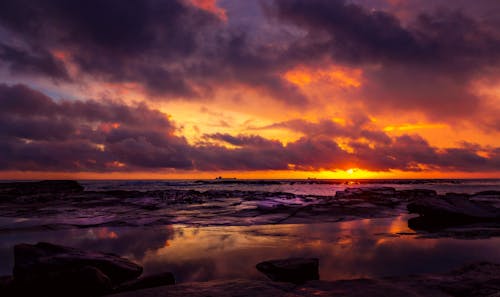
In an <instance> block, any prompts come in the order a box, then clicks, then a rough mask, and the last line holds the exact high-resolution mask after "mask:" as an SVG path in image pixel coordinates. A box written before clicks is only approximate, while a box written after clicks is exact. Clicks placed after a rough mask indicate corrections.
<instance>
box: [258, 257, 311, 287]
mask: <svg viewBox="0 0 500 297" xmlns="http://www.w3.org/2000/svg"><path fill="white" fill-rule="evenodd" d="M256 267H257V270H259V271H260V272H262V273H264V274H265V275H266V276H267V277H269V278H270V279H271V280H273V281H277V282H291V283H304V282H306V281H309V280H318V279H319V271H318V270H319V260H318V259H317V258H290V259H280V260H269V261H264V262H261V263H259V264H257V266H256Z"/></svg>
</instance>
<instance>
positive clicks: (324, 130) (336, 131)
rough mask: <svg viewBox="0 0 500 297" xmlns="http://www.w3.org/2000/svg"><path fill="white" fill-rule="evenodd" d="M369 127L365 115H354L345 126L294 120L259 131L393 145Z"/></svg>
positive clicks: (330, 121) (325, 122)
mask: <svg viewBox="0 0 500 297" xmlns="http://www.w3.org/2000/svg"><path fill="white" fill-rule="evenodd" d="M369 126H370V120H369V119H368V118H367V117H365V116H364V115H353V117H352V119H351V120H350V121H349V122H348V123H346V124H345V125H343V124H340V123H337V122H334V121H332V120H328V119H323V120H320V121H318V122H309V121H306V120H302V119H294V120H288V121H285V122H280V123H275V124H272V125H269V126H265V127H261V128H257V129H274V128H284V129H289V130H292V131H296V132H301V133H303V134H305V135H307V136H308V137H312V138H314V137H318V136H326V137H330V138H333V137H347V138H351V139H359V138H365V139H367V140H370V141H373V142H376V143H384V144H390V143H391V138H390V137H389V136H388V135H387V134H386V133H385V132H383V131H378V130H374V129H372V128H370V127H369Z"/></svg>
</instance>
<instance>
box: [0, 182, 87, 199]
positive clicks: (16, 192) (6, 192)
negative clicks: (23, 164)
mask: <svg viewBox="0 0 500 297" xmlns="http://www.w3.org/2000/svg"><path fill="white" fill-rule="evenodd" d="M83 190H84V189H83V187H82V186H81V185H80V184H79V183H78V182H76V181H73V180H45V181H39V182H13V183H0V200H7V201H16V202H38V201H49V200H53V199H54V198H59V197H61V196H66V195H70V194H75V193H80V192H83Z"/></svg>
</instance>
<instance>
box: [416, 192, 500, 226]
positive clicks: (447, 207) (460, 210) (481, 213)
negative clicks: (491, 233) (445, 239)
mask: <svg viewBox="0 0 500 297" xmlns="http://www.w3.org/2000/svg"><path fill="white" fill-rule="evenodd" d="M407 208H408V211H409V212H410V213H418V214H420V215H421V216H424V217H427V218H432V219H435V220H444V221H448V222H464V223H470V222H474V221H497V220H500V209H498V208H495V207H493V206H491V205H487V204H483V203H478V202H474V201H471V200H469V198H468V196H466V195H459V194H455V195H446V196H437V197H427V198H421V199H418V200H415V201H414V202H412V203H409V204H408V206H407Z"/></svg>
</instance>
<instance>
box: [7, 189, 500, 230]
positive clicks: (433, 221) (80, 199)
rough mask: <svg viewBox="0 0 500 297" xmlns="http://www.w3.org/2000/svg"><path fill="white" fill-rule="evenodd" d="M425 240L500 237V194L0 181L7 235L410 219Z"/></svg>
mask: <svg viewBox="0 0 500 297" xmlns="http://www.w3.org/2000/svg"><path fill="white" fill-rule="evenodd" d="M408 211H409V212H410V213H415V214H418V215H419V216H418V217H416V218H412V219H410V220H409V227H410V228H411V229H413V230H415V231H416V232H417V233H419V234H421V235H423V236H429V233H432V234H433V235H434V236H452V237H482V238H484V237H488V236H498V235H500V191H486V192H479V193H475V194H471V195H470V194H455V193H448V194H446V195H438V194H437V193H436V192H435V191H433V190H424V189H409V190H396V189H394V188H391V187H377V188H347V189H345V190H344V191H337V192H336V193H333V194H332V195H331V196H318V195H298V194H292V193H287V192H266V191H241V190H207V191H196V190H182V189H168V190H154V191H125V190H105V191H85V190H84V188H83V187H82V186H81V185H79V184H78V183H77V182H75V181H42V182H17V183H0V217H4V218H9V217H11V218H19V217H22V218H23V219H25V220H24V222H23V223H22V224H20V223H15V224H2V225H0V232H2V231H3V232H10V231H16V230H17V231H19V230H40V229H42V230H43V229H48V230H53V229H62V228H86V227H109V226H153V225H168V224H185V225H196V226H210V225H234V226H237V225H256V224H259V225H263V224H294V223H306V224H307V223H315V222H337V221H346V220H353V219H365V218H381V217H391V216H397V215H400V214H402V213H407V212H408Z"/></svg>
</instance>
